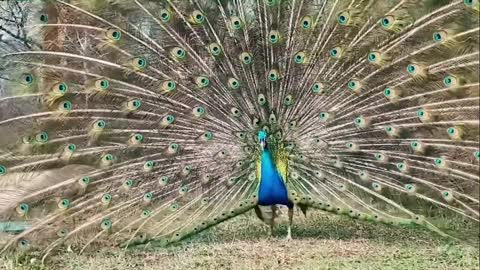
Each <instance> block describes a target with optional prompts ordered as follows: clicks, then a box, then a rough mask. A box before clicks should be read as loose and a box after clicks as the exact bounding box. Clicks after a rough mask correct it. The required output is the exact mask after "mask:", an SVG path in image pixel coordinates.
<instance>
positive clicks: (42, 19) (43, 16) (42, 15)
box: [39, 14, 48, 23]
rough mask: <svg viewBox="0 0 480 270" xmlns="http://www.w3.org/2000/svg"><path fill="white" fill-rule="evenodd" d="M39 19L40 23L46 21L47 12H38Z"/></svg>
mask: <svg viewBox="0 0 480 270" xmlns="http://www.w3.org/2000/svg"><path fill="white" fill-rule="evenodd" d="M39 19H40V21H41V22H42V23H48V15H47V14H40V17H39Z"/></svg>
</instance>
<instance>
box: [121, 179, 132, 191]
mask: <svg viewBox="0 0 480 270" xmlns="http://www.w3.org/2000/svg"><path fill="white" fill-rule="evenodd" d="M122 186H123V187H124V188H125V189H127V190H129V189H130V188H131V187H132V186H133V180H132V179H128V180H126V181H125V182H123V184H122Z"/></svg>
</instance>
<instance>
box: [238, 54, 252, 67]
mask: <svg viewBox="0 0 480 270" xmlns="http://www.w3.org/2000/svg"><path fill="white" fill-rule="evenodd" d="M240 60H241V61H242V63H243V64H244V65H250V64H251V63H252V61H253V57H252V54H251V53H249V52H243V53H241V54H240Z"/></svg>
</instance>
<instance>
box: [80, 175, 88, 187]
mask: <svg viewBox="0 0 480 270" xmlns="http://www.w3.org/2000/svg"><path fill="white" fill-rule="evenodd" d="M79 182H80V184H81V185H82V186H86V185H88V184H90V177H88V176H84V177H82V178H80V180H79Z"/></svg>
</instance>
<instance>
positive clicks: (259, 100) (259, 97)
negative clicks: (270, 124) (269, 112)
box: [257, 94, 267, 106]
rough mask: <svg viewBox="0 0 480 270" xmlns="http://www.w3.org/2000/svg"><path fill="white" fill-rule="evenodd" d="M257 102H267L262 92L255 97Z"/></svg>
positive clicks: (261, 103)
mask: <svg viewBox="0 0 480 270" xmlns="http://www.w3.org/2000/svg"><path fill="white" fill-rule="evenodd" d="M257 101H258V104H260V105H262V106H263V105H265V104H266V103H267V99H266V98H265V95H264V94H259V95H258V98H257Z"/></svg>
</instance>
